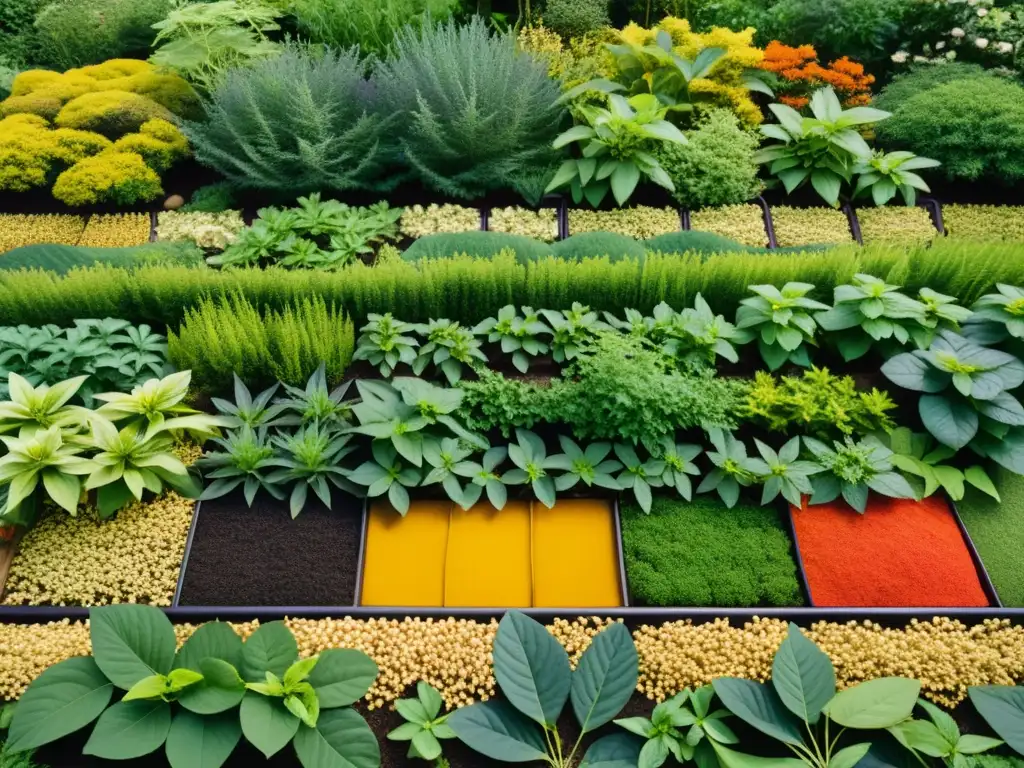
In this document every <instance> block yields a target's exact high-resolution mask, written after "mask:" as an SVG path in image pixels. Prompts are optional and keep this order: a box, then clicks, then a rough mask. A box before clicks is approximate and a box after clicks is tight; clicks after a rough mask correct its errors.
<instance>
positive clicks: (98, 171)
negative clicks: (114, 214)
mask: <svg viewBox="0 0 1024 768" xmlns="http://www.w3.org/2000/svg"><path fill="white" fill-rule="evenodd" d="M163 191H164V190H163V187H162V186H160V177H159V176H158V175H157V173H156V171H154V170H153V169H152V168H150V167H149V166H148V165H146V162H145V161H144V160H143V159H142V157H141V155H136V154H134V153H131V152H118V151H117V150H115V149H111V150H108V151H106V152H101V153H100V154H98V155H96V156H95V157H87V158H86V159H85V160H82V161H81V162H78V163H75V165H73V166H72V167H71V168H69V169H68V170H66V171H64V172H63V173H62V174H61V175H60V176H58V177H57V181H56V182H55V183H54V185H53V196H54V197H55V198H57V199H58V200H60V201H61V202H64V203H67V204H68V205H94V204H96V203H107V202H109V203H115V204H117V205H130V204H131V203H135V202H140V201H143V202H144V201H147V200H154V199H156V198H157V197H159V196H160V195H162V194H163Z"/></svg>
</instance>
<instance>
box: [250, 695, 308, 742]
mask: <svg viewBox="0 0 1024 768" xmlns="http://www.w3.org/2000/svg"><path fill="white" fill-rule="evenodd" d="M239 717H240V719H241V722H242V733H243V734H244V735H245V738H246V740H247V741H248V742H249V743H250V744H252V745H253V746H254V747H256V749H258V750H259V751H260V752H262V753H263V755H264V756H265V757H266V758H267V759H269V758H271V757H273V756H274V755H276V754H277V753H278V752H280V751H281V750H282V749H284V748H285V746H286V745H287V744H288V742H289V741H291V740H292V738H293V737H294V736H295V732H296V731H298V730H299V718H297V717H296V716H295V715H293V714H292V713H291V712H289V711H288V710H287V709H285V706H284V703H283V702H282V700H281V699H277V698H269V697H267V696H263V695H261V694H259V693H255V692H253V691H246V692H245V698H243V699H242V708H241V710H240V711H239Z"/></svg>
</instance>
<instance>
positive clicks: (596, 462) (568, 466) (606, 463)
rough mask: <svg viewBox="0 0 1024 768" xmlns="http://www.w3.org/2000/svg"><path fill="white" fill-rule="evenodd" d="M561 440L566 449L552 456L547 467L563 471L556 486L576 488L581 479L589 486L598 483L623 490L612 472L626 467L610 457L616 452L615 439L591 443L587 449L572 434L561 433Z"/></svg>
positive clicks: (562, 489)
mask: <svg viewBox="0 0 1024 768" xmlns="http://www.w3.org/2000/svg"><path fill="white" fill-rule="evenodd" d="M558 444H559V445H560V446H561V447H562V453H560V454H558V455H556V456H550V457H548V458H547V460H546V461H545V467H546V468H547V469H557V470H560V471H561V472H562V474H560V475H558V476H557V477H555V490H557V491H567V490H569V489H570V488H575V487H576V486H577V485H578V484H579V483H580V481H583V483H584V484H585V485H586V486H587V487H588V488H590V487H592V486H595V485H596V486H598V487H600V488H608V489H610V490H613V491H618V490H621V488H622V486H621V485H620V484H619V481H618V480H616V479H615V477H614V475H613V474H612V473H613V472H617V471H619V470H620V469H622V464H620V463H619V462H618V461H616V460H615V459H609V458H608V454H609V453H611V452H612V444H611V443H606V442H598V443H591V444H590V445H588V446H587V447H586V448H585V449H584V448H581V447H580V446H579V445H577V444H576V442H575V441H574V440H573V439H572V438H571V437H567V436H566V435H559V436H558Z"/></svg>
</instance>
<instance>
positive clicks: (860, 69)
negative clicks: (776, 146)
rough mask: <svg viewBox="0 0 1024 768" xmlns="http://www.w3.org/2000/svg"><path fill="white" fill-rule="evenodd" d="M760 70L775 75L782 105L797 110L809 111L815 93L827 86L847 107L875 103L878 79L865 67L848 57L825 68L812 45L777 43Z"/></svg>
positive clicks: (770, 47)
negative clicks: (874, 86) (872, 93)
mask: <svg viewBox="0 0 1024 768" xmlns="http://www.w3.org/2000/svg"><path fill="white" fill-rule="evenodd" d="M758 66H759V67H760V68H761V69H763V70H765V71H767V72H772V73H773V74H774V75H775V77H776V82H775V83H774V86H775V92H776V94H777V97H778V99H779V101H780V102H781V103H783V104H786V105H787V106H790V107H793V109H803V108H804V107H806V106H807V104H808V103H809V102H810V95H811V93H812V92H813V91H815V90H816V89H818V88H821V87H822V86H825V85H831V86H832V88H833V90H834V91H835V92H836V95H837V96H839V99H840V101H841V102H842V104H843V106H844V107H861V106H865V105H867V104H868V103H870V101H871V84H872V83H873V82H875V78H874V75H868V74H865V73H864V65H863V64H858V63H857V62H855V61H851V60H850V59H849V58H848V57H846V56H844V57H843V58H841V59H838V60H837V61H833V62H832V63H831V64H829V65H828V66H827V67H823V66H821V64H819V63H818V53H817V51H815V50H814V46H812V45H801V46H797V47H793V46H791V45H785V44H784V43H780V42H779V41H778V40H773V41H772V42H770V43H768V45H767V47H766V48H765V49H764V59H763V60H762V61H761V63H760V64H759V65H758Z"/></svg>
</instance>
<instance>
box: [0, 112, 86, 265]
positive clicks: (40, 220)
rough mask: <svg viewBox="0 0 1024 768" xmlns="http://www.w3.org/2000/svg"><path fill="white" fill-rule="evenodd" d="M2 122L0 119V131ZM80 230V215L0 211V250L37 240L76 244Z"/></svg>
mask: <svg viewBox="0 0 1024 768" xmlns="http://www.w3.org/2000/svg"><path fill="white" fill-rule="evenodd" d="M2 125H3V123H2V122H0V130H2ZM84 229H85V219H83V218H82V217H81V216H62V215H59V214H44V215H35V214H21V213H4V214H0V253H4V252H5V251H10V250H13V249H14V248H20V247H21V246H23V245H36V244H38V243H59V244H61V245H76V244H77V243H78V240H79V238H80V237H81V236H82V230H84Z"/></svg>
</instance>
